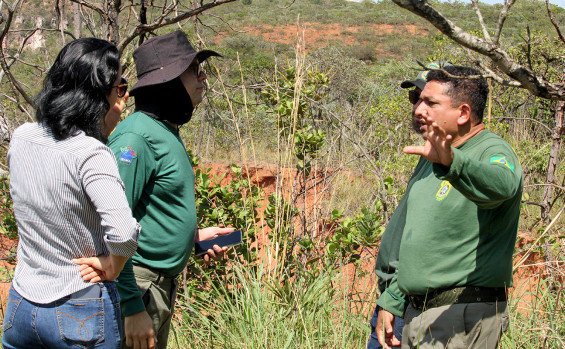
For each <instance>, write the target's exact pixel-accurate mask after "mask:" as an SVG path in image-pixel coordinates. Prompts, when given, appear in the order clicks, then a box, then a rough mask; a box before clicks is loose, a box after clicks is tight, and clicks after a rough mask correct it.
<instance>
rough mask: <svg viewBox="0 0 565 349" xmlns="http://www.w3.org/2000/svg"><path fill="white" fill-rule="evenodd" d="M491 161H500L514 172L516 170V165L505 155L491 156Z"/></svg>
mask: <svg viewBox="0 0 565 349" xmlns="http://www.w3.org/2000/svg"><path fill="white" fill-rule="evenodd" d="M490 162H498V163H499V164H503V165H504V166H506V167H508V168H509V169H510V170H511V171H512V172H514V166H512V165H511V164H510V163H509V162H508V160H506V158H505V157H504V156H493V157H492V158H490Z"/></svg>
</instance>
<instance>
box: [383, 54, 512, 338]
mask: <svg viewBox="0 0 565 349" xmlns="http://www.w3.org/2000/svg"><path fill="white" fill-rule="evenodd" d="M446 72H447V73H446ZM480 75H481V73H480V72H479V71H477V70H475V69H472V68H468V67H462V66H453V65H449V66H443V67H442V69H432V70H430V71H429V72H428V73H427V74H426V76H425V78H426V84H425V85H424V89H423V90H422V92H421V94H420V97H419V98H418V100H417V101H416V104H415V105H414V107H413V118H414V119H416V120H418V123H419V126H420V127H419V130H420V131H422V132H421V133H422V135H423V137H424V140H425V143H424V145H422V146H408V147H405V148H404V153H406V154H414V155H419V156H420V159H419V162H418V165H417V166H416V169H415V171H414V173H413V175H412V177H411V178H410V181H409V183H408V187H407V189H406V193H405V195H404V197H403V198H402V200H401V202H400V203H399V206H398V207H397V209H396V210H395V212H394V214H393V217H391V220H390V222H389V224H388V226H387V229H386V231H385V233H384V235H383V239H382V241H381V246H380V250H379V256H378V257H377V271H376V272H377V274H378V275H379V276H380V277H381V275H384V277H385V278H386V277H388V279H387V280H386V283H385V285H384V286H385V287H384V291H383V290H382V288H380V289H381V295H380V297H379V299H378V300H377V305H378V306H379V307H380V309H379V311H378V316H377V320H376V324H377V326H376V329H375V332H376V333H377V337H378V341H379V342H380V344H381V345H382V347H384V348H391V347H393V346H399V345H402V348H440V347H441V348H444V347H447V346H449V347H450V348H496V347H497V345H498V343H499V341H500V337H501V335H502V333H503V331H505V330H506V329H507V327H508V312H507V302H506V297H507V296H506V288H507V287H511V286H512V254H513V250H514V244H515V241H516V233H517V228H518V220H519V217H520V205H521V197H522V189H523V174H522V168H521V167H520V164H519V162H518V159H517V156H516V154H515V153H514V151H513V150H512V148H511V147H510V145H509V144H508V143H506V142H505V141H504V140H503V139H502V138H500V137H498V136H496V135H495V134H493V133H491V132H489V131H488V130H486V129H485V126H484V124H483V123H482V117H483V112H484V109H485V105H486V100H487V96H488V84H487V82H486V79H484V78H476V77H477V76H480ZM469 76H473V78H467V77H469ZM408 83H410V84H413V85H414V86H416V87H417V86H418V85H416V84H414V81H409V82H408ZM408 83H407V84H404V86H407V87H410V86H411V85H409V84H408ZM416 83H418V81H416ZM387 264H388V265H390V266H391V268H388V269H387ZM383 266H384V269H383ZM392 267H393V268H394V272H393V274H392V276H390V277H389V275H390V270H391V269H393V268H392ZM379 269H381V270H380V271H379ZM379 286H381V285H379ZM396 317H403V320H404V328H403V331H402V337H401V340H399V338H397V337H396V335H395V333H394V331H393V328H394V325H395V319H396Z"/></svg>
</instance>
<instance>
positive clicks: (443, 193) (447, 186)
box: [436, 181, 451, 201]
mask: <svg viewBox="0 0 565 349" xmlns="http://www.w3.org/2000/svg"><path fill="white" fill-rule="evenodd" d="M450 190H451V183H449V182H448V181H443V182H441V186H440V188H439V190H438V191H437V193H436V201H441V200H443V199H445V198H446V197H447V194H449V191H450Z"/></svg>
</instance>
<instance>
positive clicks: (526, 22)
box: [0, 0, 565, 348]
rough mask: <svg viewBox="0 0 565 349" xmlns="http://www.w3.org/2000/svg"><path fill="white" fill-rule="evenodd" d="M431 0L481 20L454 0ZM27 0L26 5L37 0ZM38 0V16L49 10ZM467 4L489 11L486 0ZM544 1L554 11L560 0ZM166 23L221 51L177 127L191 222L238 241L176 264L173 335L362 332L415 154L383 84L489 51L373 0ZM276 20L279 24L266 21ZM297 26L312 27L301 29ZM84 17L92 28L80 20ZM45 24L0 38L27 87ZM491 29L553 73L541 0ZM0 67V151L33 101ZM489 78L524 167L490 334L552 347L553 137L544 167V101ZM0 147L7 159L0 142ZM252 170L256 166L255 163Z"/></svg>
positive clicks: (49, 48)
mask: <svg viewBox="0 0 565 349" xmlns="http://www.w3.org/2000/svg"><path fill="white" fill-rule="evenodd" d="M433 3H434V5H435V6H437V7H438V8H439V9H440V10H441V11H442V13H444V14H446V15H447V16H449V17H451V18H453V20H454V21H455V22H457V24H458V25H459V26H461V27H462V28H465V29H466V30H473V31H474V32H477V33H480V31H479V30H478V29H476V28H478V25H477V20H476V18H475V17H474V11H473V9H472V7H471V5H470V4H463V3H460V2H457V1H453V2H451V1H450V2H446V3H436V2H433ZM34 4H39V2H33V1H30V2H27V3H24V9H26V11H27V9H34V8H41V6H42V5H41V4H39V5H38V6H35V7H34V6H33V5H34ZM45 9H46V11H44V13H43V14H42V15H43V16H45V23H51V22H50V21H51V18H52V17H55V16H54V15H53V16H52V17H49V16H51V14H52V11H51V10H49V9H48V8H45ZM481 9H482V14H483V17H484V21H485V22H486V23H487V26H489V25H491V26H492V27H494V25H495V24H496V18H497V16H498V12H499V11H500V9H501V5H493V6H489V5H481ZM26 11H23V10H22V12H21V15H22V16H24V17H25V16H27V15H26V14H25V13H27V12H26ZM50 11H51V12H50ZM553 12H554V15H555V16H556V18H557V20H558V21H560V22H559V23H563V21H564V20H565V12H564V10H563V9H560V8H554V9H553ZM47 14H50V15H47ZM37 15H39V14H37ZM124 15H125V14H124ZM148 15H149V17H150V16H152V15H155V16H156V14H152V13H149V14H148ZM26 18H27V17H26ZM124 23H126V19H125V18H124ZM25 24H26V22H25V21H24V24H22V25H23V26H24V27H25ZM179 24H180V25H181V26H182V27H183V29H184V30H185V31H186V32H187V34H188V35H189V36H190V37H191V38H192V42H193V43H194V44H195V45H200V47H207V48H211V49H214V50H217V51H219V52H221V53H222V54H223V55H224V58H223V59H213V60H211V62H210V63H209V64H207V66H206V67H205V68H206V72H207V73H208V76H209V78H208V81H209V88H208V91H207V99H206V100H205V102H204V103H203V105H201V106H200V107H199V108H198V111H197V113H196V114H195V116H194V117H193V120H192V121H191V122H190V123H189V124H188V125H186V126H184V127H182V128H181V135H182V137H183V139H184V140H185V144H186V146H187V149H188V150H189V152H190V154H191V157H192V160H193V162H194V164H195V168H196V179H197V184H196V192H197V208H198V216H199V217H200V223H199V225H200V226H202V227H205V226H210V225H216V224H225V225H231V226H236V227H239V228H241V229H243V230H244V232H245V243H244V244H242V245H241V246H238V247H237V248H234V249H232V251H231V253H230V256H229V258H227V259H226V260H224V261H222V262H219V263H215V264H214V265H212V266H201V263H200V261H196V260H195V261H192V262H191V263H190V265H189V267H188V268H187V271H186V273H184V274H183V276H182V282H181V287H180V289H179V297H178V304H177V305H178V308H179V311H178V312H177V313H178V316H176V317H175V319H174V324H175V325H174V329H173V331H174V333H173V334H171V339H172V343H173V347H177V348H187V347H191V348H192V347H194V348H202V347H204V348H212V347H216V348H217V347H222V348H224V347H225V348H362V347H364V345H365V342H366V339H367V336H368V335H369V331H370V328H369V326H368V321H369V318H370V316H371V314H372V311H373V307H374V302H375V300H376V298H377V291H376V280H375V277H374V274H373V272H372V265H373V263H374V260H375V257H376V253H377V252H378V244H379V239H380V236H381V234H382V233H383V231H384V228H385V227H386V224H387V220H388V218H389V217H390V215H391V214H392V212H394V209H395V207H396V205H397V203H398V201H399V200H400V198H401V197H402V195H403V193H404V190H405V187H406V184H407V182H408V179H409V176H410V174H411V173H412V170H413V168H414V166H415V164H416V162H417V160H418V159H417V158H416V157H414V156H409V155H406V154H404V153H403V152H402V148H403V147H404V146H406V145H411V144H416V143H420V142H421V139H420V137H419V136H417V135H416V134H415V133H413V132H412V131H411V124H410V105H409V103H408V98H407V97H408V96H407V93H406V91H405V90H402V89H401V88H400V86H399V83H400V82H401V81H403V80H406V79H413V78H414V77H415V76H416V75H417V73H418V69H420V68H421V67H420V65H419V62H420V63H424V64H425V63H427V62H429V61H432V60H444V61H450V62H452V63H454V64H462V65H471V66H474V65H475V64H476V62H477V61H483V63H484V64H485V65H487V66H489V67H490V68H491V69H493V70H494V69H495V68H494V67H492V66H491V65H489V63H488V62H487V61H485V60H484V59H482V58H481V57H479V56H477V55H476V54H473V53H469V52H468V51H467V50H466V49H464V48H461V47H460V46H458V45H456V44H454V43H453V42H452V41H450V40H449V39H446V38H445V36H443V35H442V34H440V33H439V32H438V31H437V29H435V28H434V27H432V26H431V25H429V24H428V23H427V22H426V21H424V20H423V19H420V18H419V17H417V16H415V15H413V14H411V13H410V12H407V11H405V10H402V9H400V8H399V7H397V6H396V5H394V4H392V3H390V2H388V1H377V2H370V1H364V2H360V3H353V2H345V1H340V0H300V1H290V0H289V1H275V0H243V1H241V2H239V1H236V2H234V3H229V4H225V5H222V6H219V7H217V8H214V9H212V10H209V11H207V12H204V13H203V14H201V15H199V17H198V20H194V21H193V18H190V19H189V20H185V21H182V22H180V23H179ZM409 26H410V27H409ZM336 27H337V28H340V29H339V30H338V31H337V34H335V35H334V34H332V35H330V34H329V28H336ZM22 28H23V27H22ZM20 29H21V28H20ZM124 29H125V28H124ZM172 29H173V27H168V28H164V29H161V30H160V31H158V32H160V33H161V32H167V31H169V30H172ZM282 29H286V30H287V31H286V33H287V36H286V37H284V38H283V39H284V40H283V39H280V36H278V34H277V32H278V31H279V30H282ZM14 30H15V29H14ZM313 31H315V32H316V33H319V35H316V36H309V35H310V34H309V33H311V32H313ZM288 33H290V34H288ZM82 34H83V35H84V36H87V35H90V34H89V32H88V29H87V28H84V29H83V33H82ZM289 35H290V37H289ZM43 36H44V39H45V45H44V46H43V47H41V48H39V49H37V50H35V51H32V50H29V49H28V50H25V49H24V50H23V51H22V52H21V54H19V53H18V52H19V51H18V46H17V45H16V43H17V42H18V38H21V34H20V33H19V32H14V33H13V34H12V35H11V36H10V38H11V40H12V41H11V44H10V41H8V45H7V47H6V49H5V52H6V54H8V55H11V56H15V55H18V60H19V61H17V64H13V65H12V67H11V74H12V75H13V76H14V77H16V78H17V79H18V81H19V82H20V85H21V88H22V89H24V90H25V91H27V93H29V94H30V95H34V94H35V93H36V92H37V91H38V89H39V87H40V81H41V78H42V75H43V73H44V72H45V69H46V68H48V66H49V65H50V63H51V62H52V60H53V58H54V55H55V54H56V53H57V52H58V50H59V49H60V48H61V47H62V45H63V42H62V40H61V34H60V33H59V32H57V31H56V30H55V31H54V32H48V31H45V32H44V34H43ZM346 38H347V40H346ZM66 40H67V41H68V40H69V38H68V37H67V38H66ZM501 42H502V43H503V46H504V47H505V49H506V50H507V52H508V53H509V54H510V55H512V57H513V58H514V59H516V60H517V61H519V62H526V63H527V64H529V65H530V67H531V68H532V69H533V70H537V71H543V72H544V74H545V75H546V76H548V77H550V79H553V81H560V80H561V79H562V77H563V71H564V68H565V64H564V63H565V58H564V57H565V52H564V45H563V43H561V42H560V41H559V40H558V39H557V38H556V35H555V34H554V32H553V31H552V25H551V23H550V22H549V20H548V19H547V14H546V12H545V7H544V3H543V2H540V1H533V0H524V1H518V3H517V4H516V5H515V7H514V8H513V11H512V13H510V14H509V15H508V18H507V22H506V31H505V34H504V36H503V37H502V38H501ZM135 47H137V43H136V42H135V41H134V42H132V43H131V44H130V45H128V46H126V47H125V49H124V52H123V61H124V63H125V65H124V67H125V69H124V74H125V76H126V77H127V78H128V80H130V82H134V81H135V67H134V66H133V59H132V56H131V54H132V52H133V50H134V49H135ZM23 62H25V64H24V63H23ZM0 82H1V86H2V87H1V89H2V93H1V97H0V98H1V99H0V103H1V104H0V114H1V116H2V122H3V126H2V137H3V143H2V150H1V151H2V155H5V151H6V149H7V146H8V142H9V135H10V132H11V131H13V129H14V128H15V127H16V126H17V125H19V124H21V123H23V122H27V121H30V120H32V119H33V111H32V108H31V107H30V106H29V105H25V101H23V100H22V97H21V96H20V95H19V94H18V93H17V92H16V91H15V90H14V88H13V84H12V85H11V84H9V82H8V79H7V78H6V77H5V76H4V77H3V80H2V81H0ZM491 83H492V84H491V86H492V89H491V98H490V100H489V105H488V113H487V115H485V124H486V126H487V128H488V129H490V130H492V131H493V132H495V133H497V134H499V135H501V136H502V137H504V138H505V139H506V140H507V141H509V142H510V144H511V145H512V146H513V147H514V149H515V151H516V153H517V154H518V156H519V158H520V160H521V164H522V166H523V168H524V170H525V189H524V196H523V205H522V218H521V222H520V232H521V233H524V234H526V236H527V238H523V237H521V238H520V239H522V240H523V244H521V245H519V247H517V249H516V259H515V269H516V279H517V280H520V285H521V289H522V290H524V289H525V290H526V291H523V292H520V293H517V294H515V295H513V296H512V297H511V299H510V316H511V326H510V329H509V331H508V332H507V333H506V334H505V335H504V337H503V341H502V347H503V348H563V347H565V325H564V323H565V307H564V304H565V296H564V292H563V287H564V286H563V285H564V274H565V271H564V270H565V268H564V263H565V248H564V239H565V234H564V225H565V220H564V218H563V215H562V211H563V208H564V207H565V206H564V204H563V197H564V196H563V194H564V193H565V192H564V190H565V188H564V187H565V171H564V170H563V166H561V159H562V158H563V150H560V151H559V153H558V154H557V159H558V162H557V168H556V171H555V174H554V178H553V179H552V180H551V181H549V179H548V166H549V163H550V157H551V155H552V153H551V150H552V149H554V148H552V144H553V143H552V142H553V141H554V138H555V137H553V136H552V130H553V129H554V127H555V125H556V120H557V118H556V113H557V112H558V102H557V101H552V100H547V99H542V98H538V97H534V96H532V95H531V94H530V93H529V92H527V91H525V90H523V89H517V88H513V87H508V86H503V85H501V84H499V83H497V82H496V81H491ZM129 104H130V107H129V108H128V111H127V112H126V115H125V116H127V114H128V113H131V112H132V111H133V100H130V103H129ZM558 141H559V142H560V141H561V139H560V138H559V137H558ZM0 162H1V166H2V169H3V170H4V171H5V170H7V168H6V164H5V157H4V156H3V157H2V160H1V161H0ZM219 163H220V164H228V165H231V164H233V165H231V166H229V170H228V171H224V172H223V173H220V174H217V172H215V171H214V168H211V164H219ZM259 169H262V170H264V171H267V172H268V174H265V173H263V174H262V175H261V176H260V175H259ZM224 176H225V177H226V179H224V178H223V177H224ZM222 179H224V180H222ZM8 182H9V176H8V175H7V174H6V175H5V176H4V179H3V180H2V182H1V183H0V184H1V186H0V190H1V194H2V196H1V200H0V209H1V214H2V217H1V221H0V223H1V230H2V233H3V234H5V236H6V237H9V238H14V237H16V236H17V233H16V227H15V222H14V220H13V215H12V212H11V206H10V205H11V202H10V198H9V191H8ZM547 188H552V191H551V192H548V190H547ZM548 195H549V196H550V198H549V200H547V196H548ZM544 202H546V203H549V206H548V205H544ZM5 240H6V239H3V241H5ZM12 253H13V251H5V253H4V256H9V255H11V254H12ZM11 261H12V262H13V260H11ZM523 282H525V285H527V286H528V287H527V288H524V287H525V286H524V285H523V284H522V283H523Z"/></svg>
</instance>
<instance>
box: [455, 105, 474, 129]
mask: <svg viewBox="0 0 565 349" xmlns="http://www.w3.org/2000/svg"><path fill="white" fill-rule="evenodd" d="M470 120H471V106H470V105H469V104H467V103H463V104H461V105H460V106H459V117H458V118H457V125H459V126H463V125H465V124H466V123H468V122H470Z"/></svg>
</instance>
